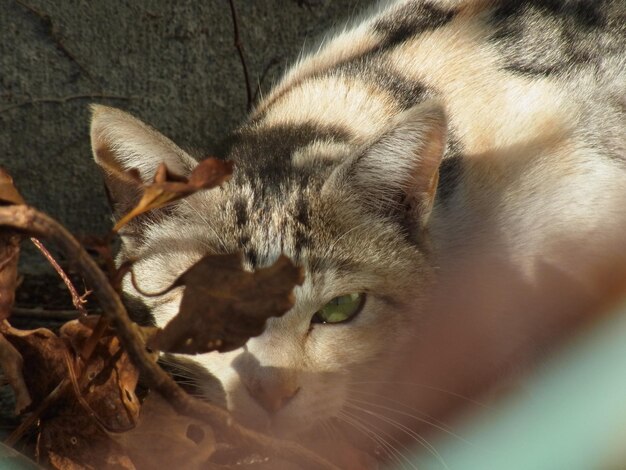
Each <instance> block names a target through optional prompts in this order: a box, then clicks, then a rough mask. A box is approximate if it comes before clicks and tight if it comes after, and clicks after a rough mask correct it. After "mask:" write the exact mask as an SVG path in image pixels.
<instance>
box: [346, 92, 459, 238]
mask: <svg viewBox="0 0 626 470" xmlns="http://www.w3.org/2000/svg"><path fill="white" fill-rule="evenodd" d="M446 134H447V120H446V113H445V110H444V108H443V105H442V104H441V103H440V102H438V101H428V102H425V103H422V104H419V105H417V106H414V107H413V108H410V109H408V110H406V111H404V112H402V113H401V114H399V115H398V116H396V117H395V118H394V120H393V121H392V122H391V124H390V125H389V127H388V129H387V130H386V131H385V132H384V133H383V134H382V135H381V136H380V137H378V138H377V139H376V140H375V141H374V142H373V143H372V144H370V145H369V146H368V148H367V149H365V150H364V151H363V152H362V153H361V154H360V155H359V156H358V157H357V158H356V159H355V160H354V161H353V162H351V163H350V167H349V168H347V169H346V170H347V174H346V175H345V176H346V177H347V179H348V181H347V182H348V184H350V186H351V187H352V188H353V189H355V190H356V193H357V194H358V197H359V200H360V201H362V202H364V203H365V204H366V205H367V206H369V208H371V209H372V210H374V211H379V212H380V211H385V213H390V212H394V213H397V211H398V210H400V211H401V212H402V213H401V214H400V216H402V217H405V220H404V222H405V223H406V224H407V225H408V226H409V227H408V228H409V230H410V231H411V232H414V231H415V230H419V229H421V228H424V227H425V226H426V224H427V222H428V218H429V215H430V212H431V210H432V207H433V202H434V199H435V192H436V189H437V183H438V181H439V166H440V164H441V160H442V158H443V154H444V151H445V148H446Z"/></svg>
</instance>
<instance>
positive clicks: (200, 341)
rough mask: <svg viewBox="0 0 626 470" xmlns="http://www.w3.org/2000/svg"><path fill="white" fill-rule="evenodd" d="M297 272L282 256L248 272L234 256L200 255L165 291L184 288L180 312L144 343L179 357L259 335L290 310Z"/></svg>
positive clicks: (236, 344)
mask: <svg viewBox="0 0 626 470" xmlns="http://www.w3.org/2000/svg"><path fill="white" fill-rule="evenodd" d="M302 281H303V278H302V272H301V270H300V269H298V268H297V267H295V266H294V265H293V264H292V263H291V261H289V259H288V258H287V257H285V256H281V257H280V258H278V260H277V261H276V262H275V263H274V264H273V265H272V266H270V267H268V268H265V269H259V270H258V271H256V272H253V273H250V272H247V271H244V270H243V267H242V265H241V256H240V255H239V254H230V255H214V256H205V257H204V258H202V259H201V260H200V261H198V262H197V263H196V264H194V265H193V266H192V267H191V268H189V269H188V270H187V271H185V272H184V273H183V274H182V275H181V276H180V277H179V278H178V279H177V280H176V281H175V282H174V283H173V284H172V285H171V286H170V288H169V289H168V291H169V290H171V289H174V288H176V287H181V286H184V287H185V290H184V291H183V297H182V301H181V304H180V311H179V313H178V315H176V317H174V318H173V319H172V320H171V321H170V322H169V323H168V324H167V325H165V328H163V329H159V330H157V331H156V333H155V334H154V336H152V338H151V339H150V340H149V341H148V346H149V347H150V348H152V349H156V350H159V351H165V352H173V353H183V354H201V353H206V352H210V351H220V352H227V351H232V350H234V349H237V348H240V347H242V346H243V345H244V344H245V343H246V342H247V341H248V339H249V338H251V337H254V336H258V335H260V334H261V333H262V332H263V329H264V328H265V322H266V320H267V319H268V318H270V317H273V316H280V315H283V314H284V313H286V312H287V311H288V310H289V309H290V308H291V307H292V306H293V302H294V299H293V294H292V291H293V288H294V287H295V286H296V285H299V284H302Z"/></svg>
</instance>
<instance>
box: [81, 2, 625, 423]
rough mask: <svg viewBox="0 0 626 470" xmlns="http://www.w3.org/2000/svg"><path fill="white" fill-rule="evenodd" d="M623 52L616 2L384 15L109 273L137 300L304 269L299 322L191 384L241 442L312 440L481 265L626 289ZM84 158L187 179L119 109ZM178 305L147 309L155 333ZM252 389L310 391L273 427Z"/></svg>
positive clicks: (296, 74) (214, 360)
mask: <svg viewBox="0 0 626 470" xmlns="http://www.w3.org/2000/svg"><path fill="white" fill-rule="evenodd" d="M625 48H626V7H625V6H624V4H623V1H620V0H596V1H594V0H559V1H557V0H536V1H514V0H476V1H471V0H466V1H464V0H440V1H435V0H433V1H423V0H406V1H397V2H390V3H388V4H386V5H383V6H381V7H379V9H378V10H376V11H375V12H373V13H370V14H369V15H368V16H365V17H364V18H363V19H361V20H360V21H358V22H356V23H355V25H354V26H352V27H347V28H346V29H345V30H343V31H342V32H340V33H338V34H337V35H335V36H334V37H332V38H331V39H329V40H327V41H325V42H324V43H323V44H322V45H321V46H320V47H319V49H318V50H316V51H314V52H312V53H311V54H309V55H306V56H304V57H303V58H301V59H300V60H299V61H298V62H297V63H296V64H295V65H294V67H293V68H292V69H291V70H290V71H289V72H287V74H286V76H285V77H284V78H283V80H282V81H281V82H280V83H278V84H277V85H276V86H275V88H274V89H273V91H272V92H271V93H269V94H268V95H267V97H266V98H265V99H264V100H263V101H262V102H261V103H259V104H258V106H257V107H256V109H255V110H254V111H253V112H252V114H251V116H250V117H249V119H248V120H247V122H246V123H244V125H243V126H242V127H241V128H240V129H239V130H238V131H237V132H236V133H235V135H234V138H233V145H232V149H231V151H230V156H229V158H231V159H233V160H234V161H235V163H236V172H235V175H234V178H233V179H232V180H231V181H230V182H229V183H228V184H226V185H224V187H223V188H221V189H219V190H215V191H211V192H209V193H206V194H197V195H194V196H193V197H191V198H190V199H188V200H187V201H184V202H182V203H180V204H179V205H177V206H176V207H175V208H174V209H172V210H170V211H168V213H157V214H151V215H150V216H148V217H146V218H145V219H144V220H143V221H140V222H138V223H136V224H135V225H134V226H132V227H131V228H129V230H128V233H127V236H126V238H125V244H124V248H123V251H122V253H121V258H122V259H124V258H125V257H128V256H140V257H141V261H139V263H138V265H137V267H136V271H137V275H138V282H139V284H140V285H141V286H142V287H143V288H144V289H145V290H148V291H158V290H161V289H162V288H163V287H164V286H166V285H167V284H168V283H170V282H171V281H172V280H173V279H175V277H176V276H177V275H178V274H179V273H180V272H181V271H182V270H184V269H185V268H186V267H187V266H190V265H191V264H192V263H193V262H194V260H196V259H198V258H199V257H200V256H201V255H202V254H205V253H223V252H233V251H242V252H243V253H244V258H245V263H246V266H247V268H248V269H254V268H256V267H259V266H264V265H267V264H268V263H271V262H272V261H273V260H274V259H276V257H277V256H278V255H279V254H280V253H286V254H287V255H288V256H290V257H292V259H294V260H295V261H296V262H297V263H298V264H300V265H301V266H303V267H304V269H305V271H306V275H307V277H306V281H305V284H304V285H303V286H302V287H301V288H299V289H298V290H297V292H296V297H297V302H296V306H295V307H294V308H293V310H292V311H291V312H289V313H288V314H287V315H286V316H285V317H283V318H281V319H274V320H271V321H270V322H269V324H268V328H267V330H266V332H265V333H264V334H263V335H262V336H260V337H259V338H255V339H252V340H251V341H250V342H249V343H248V345H247V347H246V348H245V350H238V351H234V352H232V353H228V354H223V355H217V354H209V355H206V356H203V357H199V358H197V361H198V362H199V363H201V364H203V365H204V366H205V367H206V369H207V370H208V371H209V372H210V373H211V374H212V375H213V376H214V377H216V378H217V379H218V380H219V385H218V386H216V383H215V380H214V378H213V379H209V378H202V377H196V380H198V381H199V382H200V384H201V385H203V386H204V389H203V390H204V393H205V394H206V396H207V397H208V398H210V399H213V400H215V401H216V402H220V403H221V402H225V403H226V406H228V407H229V408H230V409H231V410H233V412H234V413H235V415H236V416H238V417H239V418H240V419H242V420H243V421H244V422H246V423H247V424H250V425H254V426H258V427H261V428H264V427H266V426H268V425H269V426H271V427H272V429H273V431H274V432H277V433H290V432H293V431H298V432H299V431H302V430H303V429H304V428H308V427H309V426H311V425H312V424H314V423H316V422H319V421H322V420H324V419H326V418H329V417H332V416H334V415H335V414H336V413H338V412H339V410H341V408H342V406H343V405H344V403H345V398H346V395H347V393H348V392H347V390H348V384H349V383H350V382H351V381H355V380H376V374H377V372H373V371H377V370H379V369H381V368H382V369H385V368H387V369H389V366H388V365H389V364H393V363H394V360H395V359H397V357H399V356H398V354H400V353H399V352H398V351H400V350H402V348H406V347H409V348H410V346H406V344H408V338H410V337H411V336H412V335H413V336H414V335H415V334H416V332H415V330H414V325H415V324H416V322H417V323H419V320H420V319H422V318H428V316H429V315H434V314H436V312H435V311H434V310H433V309H432V308H427V307H426V304H425V302H426V301H427V300H429V299H427V297H428V293H429V292H430V291H431V288H432V286H433V285H436V284H433V283H439V284H441V285H445V276H446V273H447V271H446V269H447V268H449V267H450V266H455V265H456V264H455V263H457V262H458V260H459V259H461V258H462V257H463V256H464V255H465V254H466V253H467V252H468V251H469V250H471V249H472V248H476V247H478V246H480V247H483V249H484V247H489V256H493V257H494V258H497V259H499V260H502V262H504V263H506V265H507V266H508V267H509V268H510V269H511V270H512V271H514V272H515V273H517V274H518V275H519V278H520V279H521V280H523V282H520V286H522V285H524V286H526V285H540V284H541V282H542V279H543V277H542V276H544V271H542V269H543V267H544V266H549V267H550V268H551V269H553V270H557V271H558V272H562V273H564V275H566V276H567V277H568V278H571V279H575V280H577V281H579V282H580V283H581V284H582V285H584V286H586V287H587V288H588V289H589V291H590V292H593V295H598V296H601V294H602V292H603V291H602V289H603V281H602V280H603V279H606V278H607V276H609V275H610V276H617V275H619V274H620V273H625V272H626V241H625V239H624V237H623V233H624V231H625V230H626V211H624V210H623V209H622V206H623V195H624V194H626V193H625V191H626V174H625V171H626V148H625V145H626V132H625V129H626V125H625V122H624V121H625V116H624V114H625V109H626V52H625ZM92 139H93V147H94V153H95V155H96V159H97V160H98V162H99V163H100V164H102V165H103V166H104V167H105V169H106V167H107V165H111V164H114V165H118V166H119V165H122V166H123V167H124V168H129V167H138V168H140V169H141V171H142V175H143V176H145V177H147V178H149V177H150V176H151V175H152V174H153V173H154V171H155V169H156V167H157V165H158V164H159V162H160V161H162V160H166V161H167V162H168V164H172V165H174V167H175V168H177V169H178V170H179V171H188V170H189V164H188V163H189V161H190V157H189V156H188V155H187V154H184V153H183V152H182V151H181V150H180V149H179V148H178V147H176V146H175V145H174V144H173V143H171V142H169V141H167V140H166V139H165V138H163V137H160V136H159V137H155V134H154V131H152V130H150V129H148V128H147V127H145V126H144V125H143V124H139V123H138V122H137V121H136V120H135V119H134V118H131V117H130V116H127V115H124V114H123V113H121V112H119V111H116V110H111V109H108V108H103V107H97V108H95V112H94V117H93V123H92ZM152 140H154V142H157V143H155V144H154V145H153V144H151V143H150V142H151V141H152ZM155 145H156V146H157V147H156V148H158V149H160V148H161V147H159V146H166V147H167V146H169V148H170V149H171V151H170V152H167V151H162V150H158V151H156V152H155V151H154V150H153V149H154V148H155ZM171 160H173V161H171ZM176 162H178V163H176ZM109 184H112V185H113V186H115V185H116V182H109ZM118 186H119V185H118ZM118 186H116V187H118ZM118 193H119V191H118ZM118 193H116V194H117V197H119V198H121V199H123V197H122V196H119V194H118ZM127 197H131V196H127ZM118 204H120V207H126V206H127V205H128V201H126V203H124V201H122V202H119V201H118ZM573 252H575V253H576V256H575V257H574V256H572V253H573ZM474 255H475V253H474ZM608 260H610V266H611V270H610V271H609V274H607V261H608ZM436 268H439V269H438V273H437V275H435V271H436ZM125 288H126V290H127V292H128V294H129V295H130V296H134V297H135V298H140V297H141V296H140V295H139V294H138V293H137V292H135V291H134V290H133V288H132V286H130V285H129V284H127V285H126V286H125ZM351 292H366V293H367V294H368V300H367V302H366V305H365V308H364V310H363V312H362V313H361V314H360V315H359V316H358V317H357V318H355V320H354V321H353V322H351V323H348V324H342V325H335V326H332V325H314V326H311V323H310V322H311V316H312V315H313V313H314V312H315V311H316V310H317V309H319V308H320V307H321V306H323V305H324V304H325V303H326V302H328V301H329V300H330V299H332V298H333V297H335V296H338V295H342V294H345V293H351ZM529 295H532V294H531V293H529ZM179 299H180V292H174V293H172V294H170V295H168V296H167V298H161V299H156V300H154V299H148V298H146V299H142V300H143V301H144V302H145V303H146V304H147V305H148V307H149V308H151V310H152V312H153V314H154V316H155V319H156V322H157V323H159V324H163V323H165V322H166V321H167V320H168V319H169V318H171V317H172V316H173V315H174V314H175V312H176V309H177V305H178V302H179ZM429 305H430V304H429ZM507 308H508V307H507ZM510 308H512V309H513V306H511V307H510ZM504 310H506V309H504ZM511 312H512V311H511ZM511 312H509V311H508V310H507V311H500V310H499V311H497V312H493V314H494V315H503V314H507V315H508V314H512V313H511ZM464 314H465V315H470V316H471V315H472V312H464ZM258 388H261V389H264V390H271V391H276V393H278V394H281V393H286V391H287V390H291V389H296V388H297V389H299V390H300V391H299V392H298V394H297V395H296V396H295V397H294V399H293V400H291V401H290V402H289V404H288V405H287V406H285V407H284V408H282V409H281V410H280V411H279V412H277V413H276V414H274V415H272V414H268V413H267V412H266V411H265V410H264V409H263V408H262V407H261V406H260V405H259V403H258V401H256V400H255V399H254V397H253V396H252V395H251V392H249V390H252V389H258ZM268 393H269V392H268Z"/></svg>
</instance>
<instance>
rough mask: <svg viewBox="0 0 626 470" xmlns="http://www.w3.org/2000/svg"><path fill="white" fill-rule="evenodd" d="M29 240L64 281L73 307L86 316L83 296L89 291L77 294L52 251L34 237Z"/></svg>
mask: <svg viewBox="0 0 626 470" xmlns="http://www.w3.org/2000/svg"><path fill="white" fill-rule="evenodd" d="M30 241H31V242H33V245H35V246H36V247H37V249H38V250H39V251H40V252H41V254H42V255H43V256H44V257H45V258H46V259H47V260H48V263H50V264H51V265H52V267H53V268H54V270H55V271H56V272H57V274H58V275H59V277H60V278H61V280H62V281H63V282H64V283H65V286H66V287H67V290H69V291H70V295H71V296H72V304H74V307H75V308H76V310H78V312H79V313H80V315H81V316H84V317H86V316H87V310H86V309H85V302H86V300H85V298H86V297H87V296H88V295H89V294H91V291H87V292H85V293H84V294H83V295H79V294H78V291H77V290H76V287H74V284H72V280H71V279H70V278H69V276H68V275H67V274H66V273H65V271H63V268H62V267H61V266H60V265H59V263H57V260H55V259H54V256H52V253H50V252H49V251H48V250H47V248H46V247H45V246H44V245H43V243H41V242H40V241H39V240H37V239H36V238H35V237H31V238H30Z"/></svg>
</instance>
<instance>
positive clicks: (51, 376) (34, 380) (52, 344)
mask: <svg viewBox="0 0 626 470" xmlns="http://www.w3.org/2000/svg"><path fill="white" fill-rule="evenodd" d="M4 335H5V337H6V339H7V340H8V341H9V342H10V343H11V344H12V345H13V347H14V348H15V349H17V351H19V353H20V354H21V356H22V357H23V358H24V364H27V365H28V367H25V368H24V370H23V374H24V381H25V382H26V386H27V387H28V391H29V392H30V395H31V397H32V399H33V404H34V405H37V404H39V403H40V402H42V401H43V400H44V398H46V397H47V396H48V395H49V394H50V393H51V392H52V391H53V390H54V389H55V388H56V386H57V385H58V384H59V383H60V382H61V381H62V380H63V379H64V378H65V377H66V376H67V367H66V366H65V359H64V357H65V352H66V351H67V344H66V343H65V341H63V340H62V339H61V338H59V337H58V336H57V335H55V334H54V333H53V332H52V331H50V330H48V329H46V328H38V329H36V330H18V329H16V328H13V327H11V326H8V324H5V328H4Z"/></svg>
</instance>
